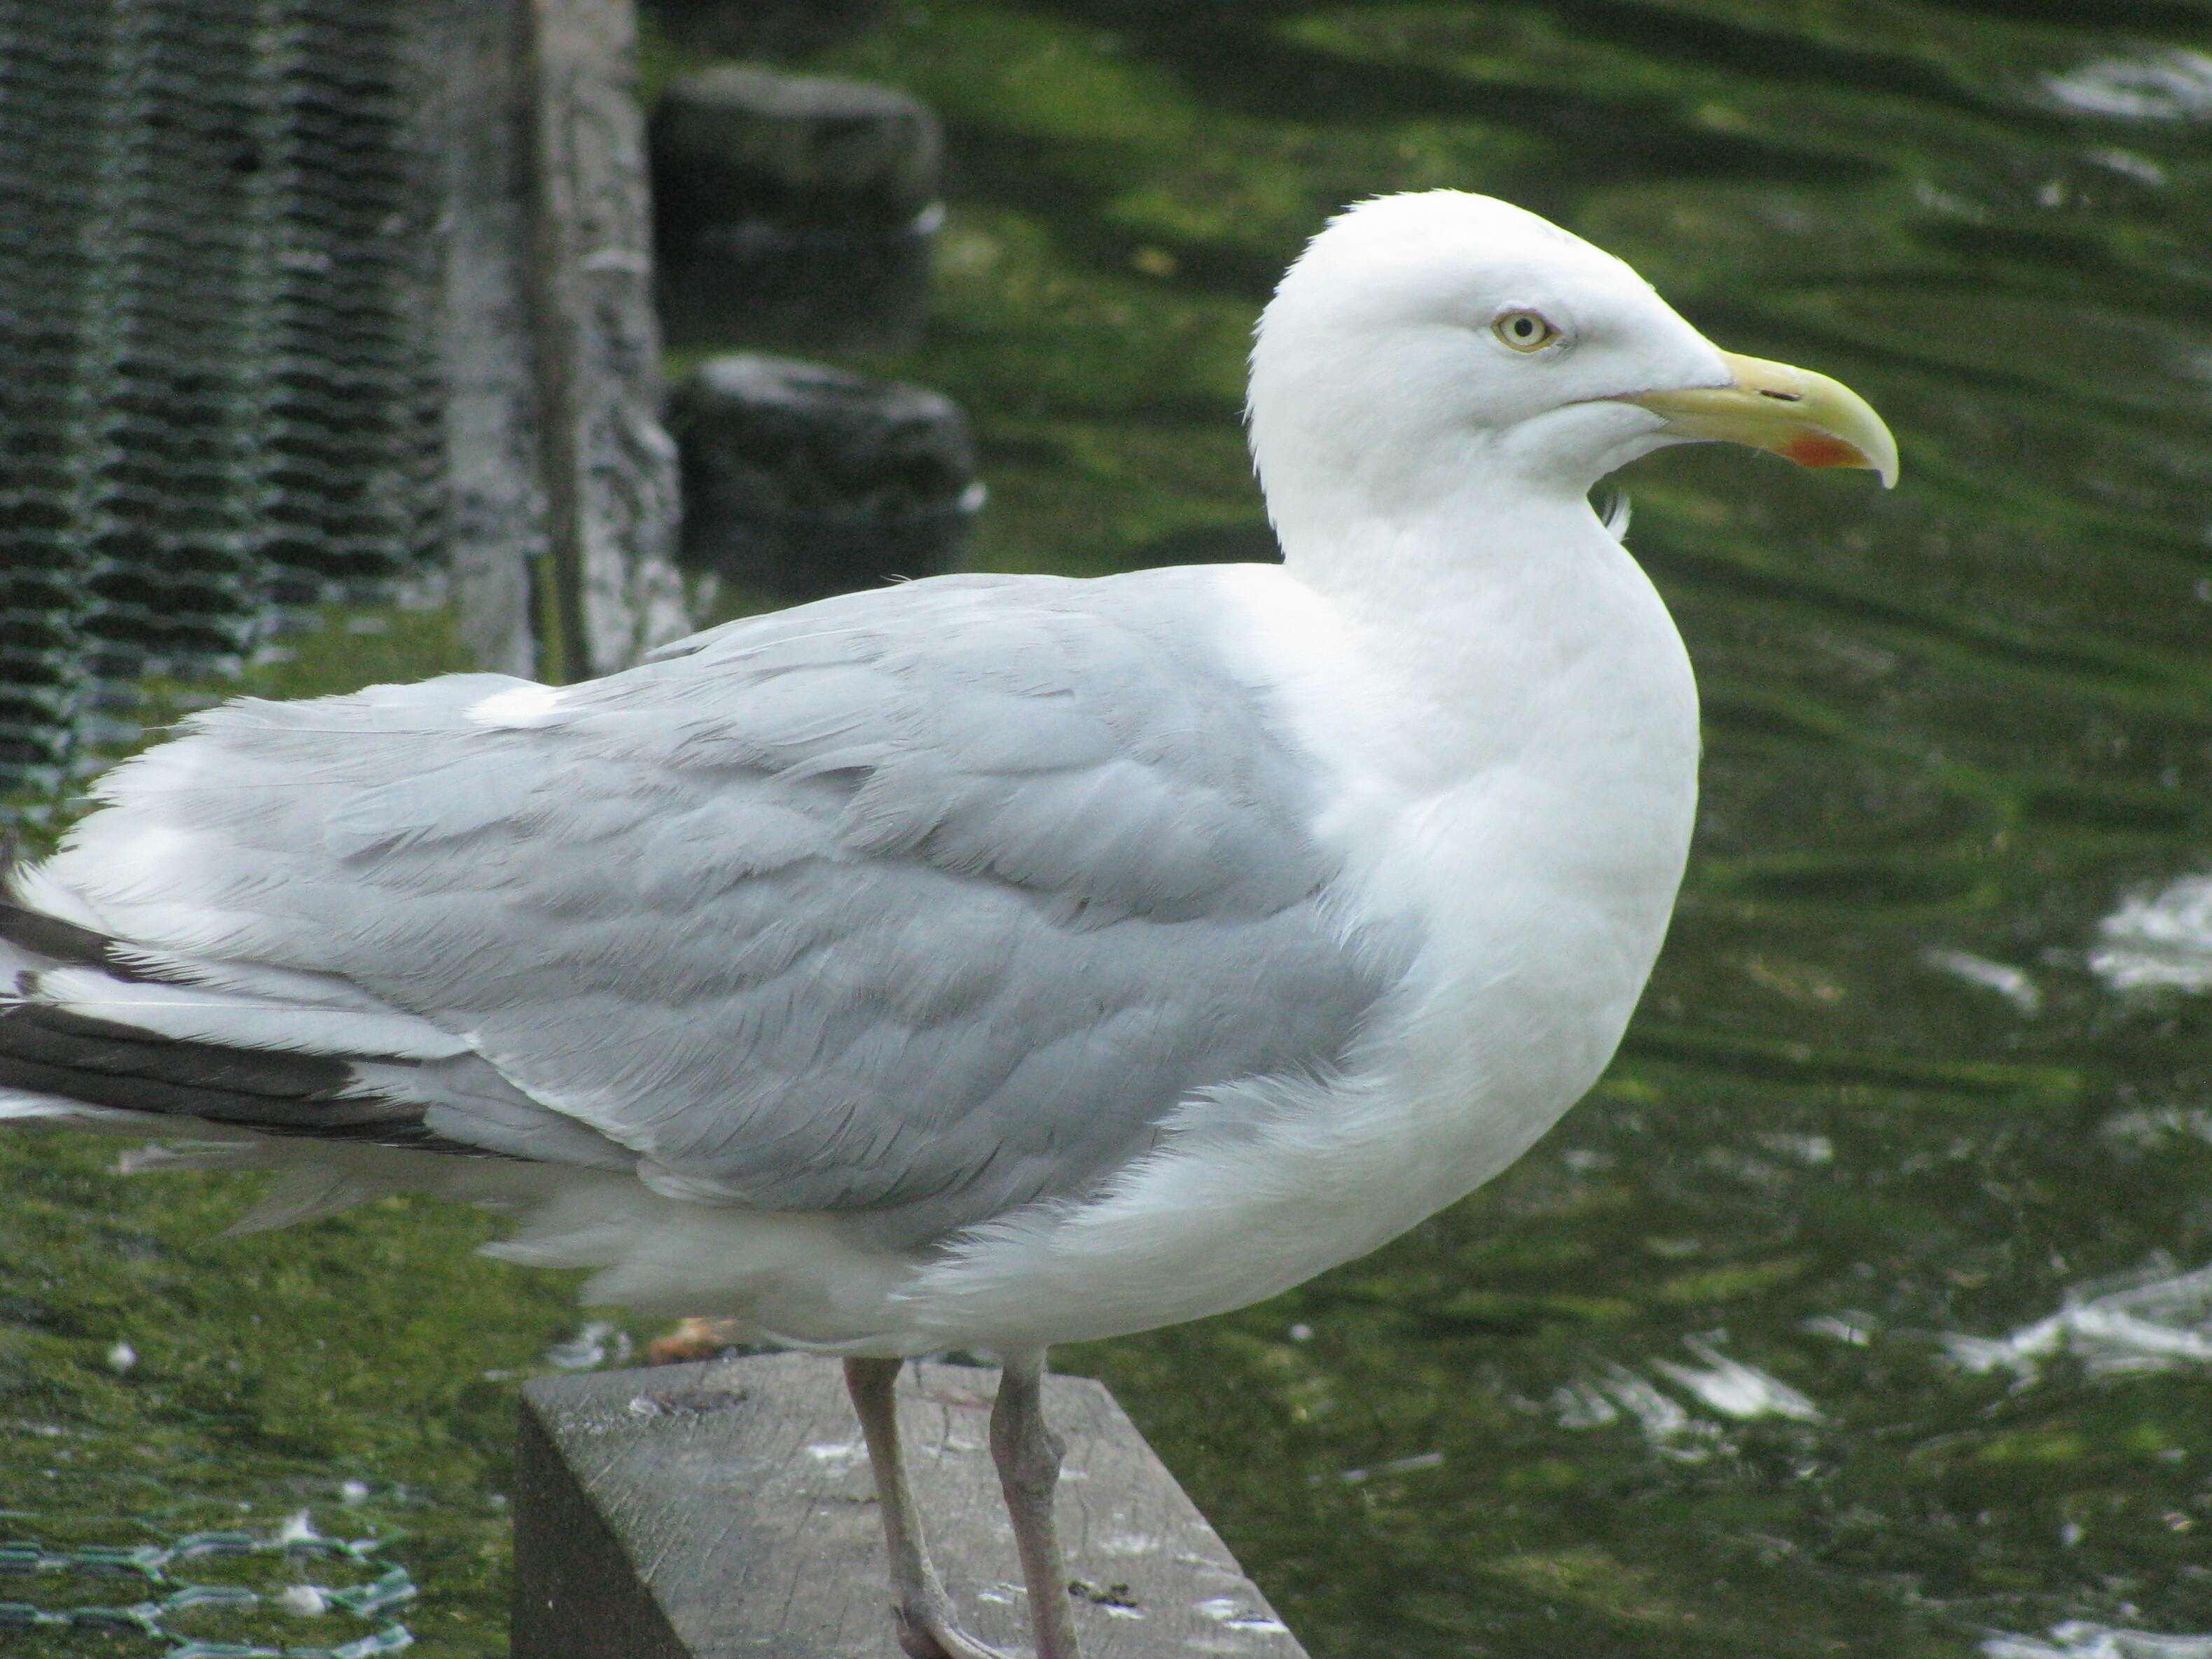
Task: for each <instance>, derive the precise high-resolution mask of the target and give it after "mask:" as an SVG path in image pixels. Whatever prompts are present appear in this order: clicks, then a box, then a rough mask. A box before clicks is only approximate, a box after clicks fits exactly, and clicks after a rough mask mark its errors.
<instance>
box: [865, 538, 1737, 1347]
mask: <svg viewBox="0 0 2212 1659" xmlns="http://www.w3.org/2000/svg"><path fill="white" fill-rule="evenodd" d="M1590 529H1591V531H1592V532H1594V533H1593V537H1592V538H1591V539H1590V541H1589V542H1588V543H1587V544H1578V545H1576V546H1574V547H1572V548H1570V549H1568V550H1565V551H1564V552H1562V553H1561V554H1560V555H1559V560H1558V562H1556V563H1554V564H1553V565H1552V566H1551V567H1549V568H1532V569H1531V570H1529V571H1528V572H1527V573H1526V576H1527V579H1526V580H1518V581H1516V580H1510V578H1509V579H1501V578H1500V577H1498V575H1496V574H1493V575H1492V579H1491V580H1486V581H1485V582H1483V583H1480V584H1464V583H1462V584H1459V585H1457V588H1456V589H1455V590H1452V591H1447V592H1441V593H1439V594H1438V595H1437V603H1436V604H1434V605H1414V606H1412V607H1410V608H1407V609H1405V610H1401V611H1398V612H1396V613H1395V614H1390V615H1383V616H1374V615H1363V614H1362V611H1361V609H1360V607H1358V605H1356V604H1355V605H1346V604H1345V603H1342V602H1341V601H1340V600H1339V599H1335V598H1334V597H1332V598H1324V597H1322V595H1320V594H1318V593H1316V592H1314V591H1313V590H1311V589H1310V588H1308V587H1306V586H1304V584H1303V583H1301V582H1299V581H1298V580H1295V579H1293V578H1292V577H1291V576H1289V575H1287V574H1285V573H1283V572H1281V571H1279V570H1276V569H1273V568H1269V567H1262V566H1242V567H1225V568H1223V570H1222V571H1221V573H1220V575H1219V580H1220V584H1221V590H1222V598H1223V605H1224V611H1225V616H1226V617H1228V618H1229V619H1230V622H1231V627H1230V629H1229V632H1230V635H1231V640H1232V645H1231V648H1232V650H1233V651H1234V652H1235V653H1237V655H1239V656H1240V657H1241V658H1242V661H1241V663H1240V666H1241V668H1242V669H1243V671H1244V672H1245V674H1246V675H1247V677H1248V678H1249V679H1250V680H1251V681H1252V683H1254V684H1257V685H1261V686H1265V687H1267V688H1269V690H1270V691H1271V694H1272V695H1274V696H1278V697H1279V698H1280V700H1281V707H1282V709H1283V712H1284V714H1285V719H1286V720H1287V722H1288V723H1289V725H1290V727H1291V730H1292V731H1293V732H1296V733H1297V736H1298V737H1299V738H1300V739H1301V741H1302V742H1303V744H1304V746H1305V747H1306V748H1307V750H1308V751H1309V752H1310V755H1311V756H1312V757H1313V759H1314V761H1315V763H1316V765H1317V766H1318V767H1320V768H1321V769H1322V771H1323V773H1324V774H1325V775H1326V777H1327V780H1328V782H1327V787H1325V788H1324V789H1323V790H1322V798H1323V799H1325V800H1326V801H1327V803H1328V805H1326V807H1325V808H1324V809H1323V810H1322V812H1321V814H1320V817H1319V818H1318V820H1317V822H1316V826H1315V829H1316V835H1317V836H1319V837H1320V838H1321V839H1322V841H1323V842H1325V843H1326V844H1328V845H1329V846H1331V847H1332V848H1335V849H1336V850H1338V851H1339V852H1340V854H1342V855H1343V858H1344V860H1345V864H1346V872H1347V874H1346V881H1345V883H1344V886H1343V891H1342V894H1341V896H1340V901H1339V902H1340V914H1341V915H1342V917H1343V920H1344V921H1345V923H1346V927H1347V929H1352V928H1356V927H1358V924H1359V923H1361V922H1362V921H1368V920H1372V919H1377V918H1385V917H1388V918H1395V919H1400V920H1407V921H1412V922H1413V924H1414V926H1415V927H1416V928H1417V929H1418V931H1419V936H1420V937H1421V938H1422V939H1424V941H1425V942H1424V944H1423V945H1422V947H1421V949H1420V951H1419V956H1418V957H1417V960H1416V961H1415V963H1414V965H1413V971H1412V973H1411V974H1410V975H1408V977H1407V980H1406V981H1405V982H1404V984H1403V985H1402V987H1401V989H1400V990H1399V992H1398V993H1397V994H1395V995H1394V996H1393V998H1392V999H1391V1000H1390V1001H1389V1004H1388V1006H1386V1008H1385V1009H1384V1010H1383V1012H1382V1013H1381V1015H1380V1016H1379V1017H1378V1018H1377V1019H1376V1023H1375V1024H1374V1026H1373V1027H1372V1029H1371V1030H1370V1032H1369V1034H1368V1036H1367V1039H1366V1041H1365V1042H1364V1046H1363V1051H1362V1052H1361V1054H1359V1055H1358V1060H1357V1063H1356V1065H1355V1066H1354V1067H1353V1068H1352V1071H1351V1072H1350V1073H1349V1074H1348V1075H1346V1076H1343V1077H1340V1078H1337V1079H1328V1080H1326V1081H1318V1080H1317V1081H1314V1082H1310V1083H1307V1084H1302V1085H1272V1086H1267V1087H1255V1088H1249V1089H1243V1090H1234V1091H1224V1092H1223V1093H1221V1094H1220V1095H1218V1096H1217V1097H1212V1098H1208V1099H1206V1100H1204V1101H1200V1102H1195V1103H1191V1105H1190V1106H1189V1107H1188V1108H1187V1109H1186V1111H1185V1113H1184V1115H1183V1117H1182V1120H1181V1121H1180V1123H1179V1126H1178V1129H1177V1132H1176V1135H1175V1136H1174V1137H1173V1139H1171V1141H1170V1145H1169V1146H1168V1147H1167V1149H1166V1150H1165V1151H1164V1152H1162V1153H1161V1154H1159V1155H1156V1156H1155V1157H1154V1158H1152V1159H1150V1160H1148V1161H1147V1162H1146V1163H1145V1164H1140V1165H1139V1166H1137V1167H1136V1168H1134V1169H1133V1170H1132V1171H1130V1172H1129V1175H1128V1176H1127V1178H1126V1179H1125V1180H1124V1181H1123V1182H1121V1185H1120V1186H1119V1187H1118V1188H1117V1189H1116V1190H1115V1191H1114V1192H1112V1193H1110V1194H1109V1195H1107V1196H1106V1197H1105V1198H1103V1199H1102V1200H1097V1201H1096V1202H1093V1203H1091V1204H1089V1205H1086V1206H1082V1207H1080V1208H1078V1209H1073V1210H1070V1211H1065V1212H1057V1213H1054V1214H1049V1215H1033V1216H1028V1217H1024V1218H1018V1219H1016V1220H1013V1221H1011V1222H1009V1223H1006V1224H1003V1225H1000V1226H998V1227H995V1228H994V1229H991V1230H988V1231H987V1234H986V1236H985V1237H983V1238H982V1240H981V1242H980V1243H977V1244H976V1245H975V1247H973V1248H972V1249H967V1250H965V1251H963V1252H962V1253H961V1254H959V1255H957V1256H955V1257H954V1258H953V1259H951V1261H947V1262H945V1263H943V1264H941V1265H939V1266H937V1267H932V1268H929V1269H927V1270H926V1271H925V1272H923V1273H921V1274H920V1275H919V1276H918V1277H917V1278H916V1279H915V1280H914V1281H913V1282H912V1283H911V1284H910V1285H908V1288H907V1289H906V1290H905V1291H903V1292H902V1294H901V1297H900V1301H901V1303H902V1304H903V1307H904V1310H905V1312H906V1314H907V1316H908V1319H909V1321H910V1323H911V1327H912V1328H913V1329H914V1331H915V1334H916V1336H917V1337H920V1336H921V1334H925V1333H926V1334H927V1335H928V1336H929V1337H930V1338H931V1339H932V1340H939V1341H945V1342H964V1343H968V1344H972V1345H975V1346H993V1345H994V1344H1004V1345H1008V1346H1021V1345H1033V1344H1037V1343H1049V1342H1056V1341H1066V1340H1079V1339H1087V1338H1092V1337H1098V1336H1105V1335H1110V1334H1117V1333H1120V1332H1123V1331H1128V1330H1137V1329H1144V1328H1150V1327H1152V1326H1156V1325H1161V1324H1167V1323H1171V1322H1176V1321H1178V1320H1182V1319H1188V1318H1194V1317H1198V1316H1203V1315H1206V1314H1209V1313H1215V1312H1219V1311H1223V1310H1227V1309H1229V1308H1233V1307H1238V1306H1242V1305H1244V1304H1248V1303H1249V1302H1253V1301H1256V1300H1258V1299H1260V1298H1261V1297H1266V1296H1269V1295H1273V1293H1275V1292H1276V1291H1279V1290H1282V1289H1285V1288H1286V1287H1288V1286H1289V1285H1293V1284H1296V1283H1297V1282H1299V1281H1300V1280H1302V1279H1306V1278H1309V1277H1310V1276H1311V1275H1313V1274H1314V1273H1319V1272H1321V1271H1322V1270H1323V1269H1325V1268H1328V1267H1333V1266H1334V1265H1336V1264H1337V1263H1339V1262H1341V1261H1346V1260H1349V1259H1351V1258H1352V1257H1353V1256H1357V1255H1362V1254H1364V1253H1365V1252H1366V1251H1368V1250H1370V1249H1374V1248H1375V1247H1376V1246H1377V1245H1379V1244H1381V1243H1384V1242H1385V1241H1387V1240H1388V1239H1389V1238H1391V1237H1395V1236H1396V1235H1397V1234H1398V1233H1400V1232H1401V1231H1404V1230H1405V1229H1406V1228H1407V1227H1409V1226H1411V1225H1413V1224H1414V1223H1415V1222H1417V1221H1419V1219H1421V1218H1423V1217H1425V1216H1426V1215H1428V1214H1430V1213H1431V1212H1434V1211H1435V1210H1437V1208H1439V1207H1441V1206H1443V1205H1445V1204H1448V1203H1450V1202H1451V1201H1453V1200H1455V1199H1457V1198H1459V1197H1461V1196H1462V1195H1464V1194H1466V1193H1468V1192H1469V1191H1471V1190H1473V1189H1474V1188H1475V1187H1477V1186H1479V1185H1480V1184H1481V1183H1482V1182H1485V1181H1486V1180H1488V1179H1489V1178H1490V1177H1491V1176H1493V1175H1495V1174H1497V1173H1498V1171H1499V1170H1503V1169H1504V1168H1505V1167H1506V1166H1507V1165H1508V1164H1511V1163H1512V1162H1513V1161H1514V1159H1516V1158H1518V1157H1519V1156H1520V1155H1521V1154H1522V1152H1525V1151H1526V1150H1527V1149H1528V1146H1530V1145H1531V1144H1532V1143H1533V1142H1534V1140H1535V1139H1536V1138H1537V1137H1538V1136H1540V1135H1541V1134H1542V1133H1543V1132H1544V1131H1545V1130H1546V1129H1547V1128H1548V1127H1550V1126H1551V1125H1552V1124H1553V1122H1555V1121H1557V1120H1558V1118H1559V1115H1560V1114H1561V1113H1563V1112H1564V1111H1565V1109H1567V1108H1568V1107H1569V1106H1570V1105H1571V1104H1572V1103H1574V1102H1575V1101H1576V1100H1577V1098H1579V1097H1581V1095H1582V1094H1583V1092H1584V1091H1587V1090H1588V1089H1589V1086H1590V1085H1591V1084H1593V1083H1594V1082H1595V1081H1596V1079H1597V1077H1598V1075H1599V1073H1601V1071H1602V1070H1603V1068H1604V1066H1605V1065H1606V1063H1607V1060H1609V1059H1610V1058H1611V1056H1612V1054H1613V1048H1614V1047H1615V1046H1616V1045H1617V1044H1618V1042H1620V1035H1621V1032H1622V1030H1623V1029H1624V1028H1625V1027H1626V1024H1627V1020H1628V1016H1629V1013H1630V1012H1631V1011H1632V1008H1633V1007H1634V1006H1635V1002H1636V999H1637V997H1638V994H1640V993H1641V991H1642V989H1643V986H1644V980H1645V978H1646V977H1647V976H1648V975H1649V974H1650V969H1651V964H1652V962H1653V960H1654V958H1655V957H1656V955H1657V953H1658V949H1659V945H1660V942H1661V939H1662V937H1663V935H1664V933H1665V930H1666V925H1667V920H1668V915H1669V914H1670V913H1671V911H1672V908H1673V905H1674V894H1675V890H1676V888H1677V886H1678V884H1679V883H1680V878H1681V872H1682V866H1683V861H1684V859H1685V856H1686V852H1687V848H1688V844H1689V835H1690V827H1691V820H1692V813H1693V811H1694V805H1695V799H1696V769H1697V744H1698V738H1697V702H1696V693H1695V689H1694V686H1693V684H1692V680H1691V678H1690V671H1689V665H1688V661H1687V659H1686V656H1685V655H1684V653H1683V651H1682V647H1681V643H1680V639H1679V637H1678V636H1677V635H1676V634H1675V631H1674V626H1673V623H1671V621H1670V620H1669V619H1668V617H1667V614H1666V611H1665V610H1664V608H1663V606H1662V605H1661V604H1660V602H1659V599H1658V598H1657V595H1656V593H1655V592H1653V591H1652V589H1651V586H1650V583H1649V581H1648V580H1646V579H1645V578H1644V574H1643V573H1642V572H1641V571H1640V570H1639V569H1638V568H1637V567H1636V565H1635V564H1634V562H1632V560H1630V559H1629V558H1628V556H1626V553H1624V552H1622V551H1621V550H1620V549H1619V548H1618V547H1617V546H1616V545H1615V544H1613V542H1612V541H1611V540H1610V538H1604V537H1603V535H1602V532H1598V531H1597V527H1596V526H1595V522H1594V521H1593V522H1592V524H1591V526H1590ZM1460 590H1464V591H1460Z"/></svg>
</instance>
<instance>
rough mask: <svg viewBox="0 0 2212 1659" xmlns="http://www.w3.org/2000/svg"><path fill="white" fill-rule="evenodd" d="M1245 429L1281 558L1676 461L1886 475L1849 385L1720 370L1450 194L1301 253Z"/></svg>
mask: <svg viewBox="0 0 2212 1659" xmlns="http://www.w3.org/2000/svg"><path fill="white" fill-rule="evenodd" d="M1249 419H1250V423H1251V435H1252V450H1253V455H1254V459H1255V463H1256V465H1257V466H1258V468H1259V471H1260V476H1261V484H1262V486H1263V488H1264V489H1266V490H1267V498H1268V502H1269V507H1270V510H1271V512H1272V513H1273V515H1274V517H1275V519H1276V523H1277V527H1278V529H1279V531H1280V532H1282V533H1283V536H1284V539H1285V544H1286V545H1289V544H1291V542H1292V541H1293V538H1294V535H1295V534H1296V533H1297V532H1310V533H1318V534H1327V533H1329V530H1330V528H1331V526H1335V525H1340V524H1342V523H1343V522H1345V521H1346V519H1347V517H1351V518H1367V519H1374V518H1390V517H1396V516H1399V515H1401V514H1403V513H1423V512H1428V511H1437V510H1450V509H1451V508H1452V507H1453V506H1454V504H1455V503H1469V504H1473V503H1477V502H1480V503H1482V504H1484V505H1486V506H1487V507H1489V508H1490V509H1491V510H1492V512H1495V511H1496V510H1497V509H1498V507H1501V506H1504V505H1505V504H1507V503H1509V502H1512V501H1528V502H1530V503H1531V504H1534V503H1535V502H1545V503H1550V504H1554V505H1556V504H1559V503H1565V502H1572V503H1575V504H1576V505H1577V507H1579V505H1580V503H1581V502H1582V501H1583V499H1584V498H1585V497H1586V496H1587V494H1588V492H1589V489H1590V486H1591V485H1593V484H1594V483H1596V482H1597V481H1598V479H1600V478H1601V477H1603V476H1604V475H1605V474H1606V473H1607V472H1610V471H1613V469H1614V468H1616V467H1619V466H1621V465H1626V463H1627V462H1629V461H1632V460H1634V459H1637V458H1638V456H1641V455H1645V454H1648V453H1650V452H1651V451H1653V450H1655V449H1658V448H1661V447H1663V446H1665V445H1668V444H1672V443H1681V442H1691V441H1704V440H1711V439H1723V440H1729V441H1735V442H1741V443H1748V444H1752V445H1754V446H1756V447H1760V448H1765V449H1770V450H1773V451H1775V452H1777V453H1780V454H1783V455H1786V456H1788V457H1789V458H1790V459H1793V460H1796V461H1799V462H1801V463H1803V464H1805V465H1814V466H1838V465H1841V466H1863V467H1869V468H1872V469H1874V470H1875V471H1878V472H1880V473H1881V477H1882V480H1883V482H1884V483H1890V482H1892V481H1893V480H1894V478H1895V477H1896V471H1897V447H1896V444H1895V442H1894V441H1893V440H1892V439H1891V437H1890V435H1889V432H1888V429H1887V428H1886V427H1884V426H1883V425H1882V423H1881V420H1880V418H1879V417H1878V416H1875V412H1874V411H1873V410H1871V409H1869V407H1868V406H1867V405H1866V404H1865V403H1864V402H1863V400H1862V399H1861V398H1858V397H1857V395H1856V394H1855V393H1853V392H1850V390H1848V389H1847V388H1845V387H1844V386H1839V385H1838V384H1837V383H1836V382H1835V381H1833V380H1827V379H1826V377H1824V376H1821V375H1817V374H1809V373H1808V372H1807V371H1805V370H1802V369H1795V368H1788V367H1787V366H1785V365H1782V364H1778V363H1766V362H1760V361H1759V360H1757V359H1755V358H1748V357H1739V356H1733V355H1731V354H1729V353H1727V352H1723V351H1722V350H1720V349H1717V347H1715V346H1714V345H1713V344H1712V343H1711V342H1710V341H1708V340H1707V339H1706V338H1705V337H1704V336H1703V335H1702V334H1700V333H1699V332H1698V331H1697V330H1696V329H1694V328H1692V327H1691V326H1690V325H1689V324H1688V323H1686V322H1685V321H1684V320H1683V319H1681V318H1680V316H1679V315H1677V314H1676V313H1675V312H1674V309H1673V308H1672V307H1669V306H1668V304H1667V302H1666V301H1663V300H1662V299H1661V298H1660V297H1659V296H1658V295H1657V294H1656V293H1655V292H1654V291H1653V290H1652V288H1651V285H1650V283H1646V282H1645V281H1644V279H1643V278H1642V277H1640V276H1638V275H1637V274H1636V272H1635V271H1634V270H1631V269H1630V268H1629V267H1628V266H1627V265H1626V264H1624V263H1623V262H1622V261H1621V260H1620V259H1617V258H1614V257H1613V255H1611V254H1609V253H1607V252H1603V251H1601V250H1600V249H1598V248H1595V247H1593V246H1590V245H1589V243H1588V242H1585V241H1583V240H1582V239H1581V238H1580V237H1578V236H1575V235H1573V234H1570V233H1569V232H1566V231H1564V230H1561V229H1560V228H1559V227H1558V226H1556V225H1553V224H1551V223H1549V222H1547V221H1546V220H1543V219H1541V218H1539V217H1538V216H1536V215H1534V214H1533V213H1529V212H1527V211H1525V210H1522V209H1521V208H1517V207H1514V206H1512V205H1511V204H1509V203H1505V202H1500V201H1497V200H1494V199H1492V198H1491V197H1486V196H1473V195H1468V194H1467V193H1465V192H1463V191H1449V190H1438V191H1422V192H1419V193H1417V194H1412V195H1403V196H1385V197H1376V198H1375V199H1373V200H1371V201H1367V202H1362V203H1360V204H1358V206H1356V207H1353V208H1352V209H1350V210H1348V211H1346V212H1345V213H1343V214H1341V215H1340V216H1338V217H1337V218H1336V219H1334V221H1332V222H1330V224H1329V225H1328V228H1326V229H1324V230H1323V231H1322V233H1321V234H1319V235H1318V236H1316V237H1315V238H1314V240H1313V241H1312V242H1311V243H1310V245H1309V246H1308V247H1307V248H1306V251H1305V252H1304V254H1303V255H1302V256H1301V257H1300V258H1299V259H1298V261H1297V264H1294V265H1292V266H1291V270H1290V272H1289V274H1288V275H1287V276H1285V277H1284V278H1283V281H1282V284H1281V286H1280V287H1279V289H1277V290H1276V293H1275V297H1274V299H1273V301H1272V302H1270V303H1269V305H1268V307H1267V311H1266V313H1265V314H1264V315H1263V316H1262V317H1261V320H1260V327H1259V332H1258V337H1257V340H1256V343H1255V346H1254V348H1253V352H1252V381H1251V402H1250V405H1249Z"/></svg>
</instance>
